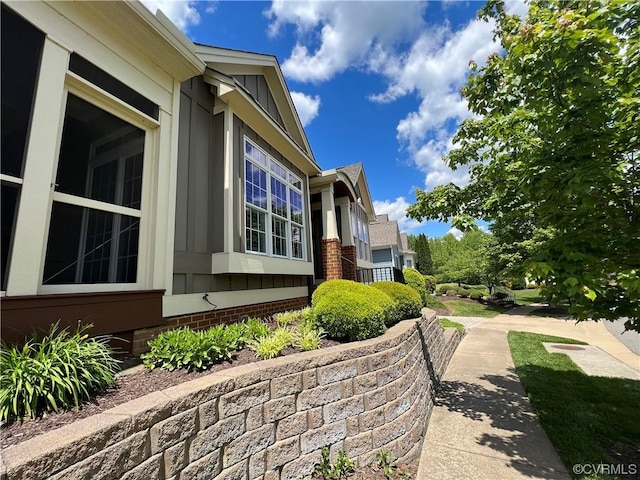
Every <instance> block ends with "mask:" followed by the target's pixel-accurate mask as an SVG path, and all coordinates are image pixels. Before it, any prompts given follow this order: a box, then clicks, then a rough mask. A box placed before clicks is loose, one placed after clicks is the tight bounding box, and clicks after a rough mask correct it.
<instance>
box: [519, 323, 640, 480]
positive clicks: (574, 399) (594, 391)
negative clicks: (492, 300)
mask: <svg viewBox="0 0 640 480" xmlns="http://www.w3.org/2000/svg"><path fill="white" fill-rule="evenodd" d="M542 342H558V343H573V344H581V343H583V342H579V341H577V340H572V339H567V338H559V337H551V336H546V335H538V334H534V333H525V332H509V347H510V348H511V355H512V356H513V362H514V364H515V367H516V372H517V374H518V376H519V377H520V381H521V382H522V385H523V386H524V389H525V391H526V392H527V394H528V395H529V399H530V400H531V403H532V405H533V407H534V408H535V410H536V412H537V414H538V418H539V419H540V422H541V423H542V426H543V427H544V429H545V431H546V432H547V435H548V436H549V438H550V439H551V442H552V443H553V444H554V446H555V447H556V450H557V451H558V453H559V454H560V457H561V458H562V461H563V462H564V464H565V466H566V467H567V470H568V471H569V472H572V471H573V467H574V465H587V464H590V465H599V464H605V465H611V464H616V463H618V462H620V463H623V464H627V465H629V464H630V463H633V461H634V459H633V457H629V456H628V455H629V454H633V453H632V452H634V451H637V448H638V445H640V421H638V419H639V418H640V381H634V380H626V379H618V378H606V377H590V376H588V375H585V374H584V373H583V372H582V370H580V369H579V368H578V367H577V366H576V365H575V364H574V363H573V362H572V361H571V360H570V359H569V357H568V356H566V355H563V354H551V353H548V352H547V351H546V350H545V348H544V346H543V345H542ZM621 452H627V454H626V455H625V454H623V453H621ZM572 475H573V476H574V478H583V479H587V478H588V479H591V480H595V479H611V478H616V477H611V476H598V475H591V476H582V475H575V474H573V473H572Z"/></svg>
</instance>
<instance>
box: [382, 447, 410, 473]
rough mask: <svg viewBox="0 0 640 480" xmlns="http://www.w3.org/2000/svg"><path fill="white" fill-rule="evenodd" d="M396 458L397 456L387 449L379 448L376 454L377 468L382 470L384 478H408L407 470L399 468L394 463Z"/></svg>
mask: <svg viewBox="0 0 640 480" xmlns="http://www.w3.org/2000/svg"><path fill="white" fill-rule="evenodd" d="M396 460H397V457H396V456H395V455H394V454H393V453H391V452H389V451H387V450H386V449H385V448H384V447H383V448H382V449H380V452H379V453H378V454H377V455H376V462H377V464H378V468H379V469H380V470H381V471H382V473H383V474H384V476H385V477H386V478H388V479H389V480H400V479H403V480H408V479H410V478H411V475H410V474H409V473H408V472H404V471H402V470H400V469H399V468H398V467H397V466H396V465H395V461H396Z"/></svg>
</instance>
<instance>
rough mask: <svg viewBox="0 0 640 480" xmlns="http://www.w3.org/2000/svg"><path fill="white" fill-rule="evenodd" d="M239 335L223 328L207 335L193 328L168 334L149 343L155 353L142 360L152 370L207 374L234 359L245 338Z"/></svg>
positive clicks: (150, 352) (204, 331)
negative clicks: (213, 368) (218, 365)
mask: <svg viewBox="0 0 640 480" xmlns="http://www.w3.org/2000/svg"><path fill="white" fill-rule="evenodd" d="M237 334H238V332H237V330H235V329H232V330H227V329H226V328H225V327H224V326H223V325H217V326H215V327H212V328H209V329H207V330H203V331H194V330H191V329H190V328H178V329H173V330H168V331H166V332H163V333H161V334H160V335H158V336H157V337H156V338H154V339H152V340H149V342H148V344H149V347H150V348H151V350H150V351H149V352H147V353H143V354H142V355H140V358H141V359H142V361H143V363H144V365H145V366H146V367H147V368H150V369H154V368H155V367H160V368H163V369H165V370H169V371H173V370H175V369H179V368H186V369H188V370H206V369H208V368H209V367H211V365H213V364H215V363H219V362H221V361H222V360H228V359H230V358H231V356H232V355H233V353H234V352H235V351H236V350H237V349H238V348H239V345H240V341H241V338H239V337H238V336H237Z"/></svg>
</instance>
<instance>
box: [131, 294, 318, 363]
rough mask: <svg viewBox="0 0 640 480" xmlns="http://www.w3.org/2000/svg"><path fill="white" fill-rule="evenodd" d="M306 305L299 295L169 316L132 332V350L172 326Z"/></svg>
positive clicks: (197, 327) (199, 324) (228, 319)
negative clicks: (273, 300)
mask: <svg viewBox="0 0 640 480" xmlns="http://www.w3.org/2000/svg"><path fill="white" fill-rule="evenodd" d="M307 305H309V298H308V297H299V298H291V299H287V300H279V301H277V302H269V303H256V304H253V305H242V306H239V307H233V308H225V309H220V310H211V311H208V312H200V313H194V314H190V315H183V316H179V317H171V318H168V319H167V322H166V323H165V324H164V325H162V326H161V327H153V328H145V329H141V330H136V331H135V332H133V345H132V352H133V353H134V354H138V353H142V352H146V351H148V350H149V347H148V346H147V342H148V341H149V340H151V339H152V338H155V337H156V336H158V334H160V333H162V332H164V331H166V330H170V329H172V328H180V327H189V328H193V329H194V330H202V329H205V328H209V327H212V326H214V325H219V324H229V323H234V322H237V321H239V320H240V319H241V318H242V317H244V316H248V317H258V318H265V317H268V316H270V315H273V314H274V313H278V312H284V311H287V310H299V309H301V308H304V307H306V306H307Z"/></svg>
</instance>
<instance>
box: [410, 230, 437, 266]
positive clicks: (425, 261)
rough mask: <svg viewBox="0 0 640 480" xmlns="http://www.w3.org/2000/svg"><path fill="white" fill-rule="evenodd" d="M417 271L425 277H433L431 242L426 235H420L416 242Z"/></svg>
mask: <svg viewBox="0 0 640 480" xmlns="http://www.w3.org/2000/svg"><path fill="white" fill-rule="evenodd" d="M414 248H415V252H416V269H417V270H418V271H419V272H420V273H421V274H423V275H433V260H432V259H431V249H430V248H429V241H428V240H427V236H426V235H425V234H424V233H421V234H420V235H418V237H417V238H416V240H415V247H414Z"/></svg>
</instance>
